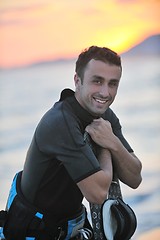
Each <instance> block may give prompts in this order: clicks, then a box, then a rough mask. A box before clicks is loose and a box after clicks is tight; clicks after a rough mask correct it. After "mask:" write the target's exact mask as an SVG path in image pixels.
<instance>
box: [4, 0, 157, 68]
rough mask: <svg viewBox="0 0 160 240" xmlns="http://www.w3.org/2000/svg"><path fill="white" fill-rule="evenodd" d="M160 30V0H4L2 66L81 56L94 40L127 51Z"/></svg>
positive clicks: (98, 43) (95, 43)
mask: <svg viewBox="0 0 160 240" xmlns="http://www.w3.org/2000/svg"><path fill="white" fill-rule="evenodd" d="M159 33H160V1H159V0H58V1H57V0H12V1H11V0H1V1H0V67H3V68H6V67H15V66H21V65H25V64H30V63H33V62H35V61H39V60H48V59H56V58H69V57H75V56H77V55H78V54H79V52H81V50H83V49H84V48H86V47H88V46H90V45H98V46H106V47H110V48H112V49H113V50H115V51H117V52H119V53H121V52H123V51H125V50H127V49H128V48H130V47H132V46H134V45H135V44H137V43H139V42H141V41H142V40H143V39H145V38H146V37H148V36H150V35H153V34H159Z"/></svg>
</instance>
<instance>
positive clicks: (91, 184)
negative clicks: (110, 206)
mask: <svg viewBox="0 0 160 240" xmlns="http://www.w3.org/2000/svg"><path fill="white" fill-rule="evenodd" d="M98 160H99V163H100V167H101V169H102V170H101V171H98V172H96V173H94V174H92V175H91V176H89V177H87V178H85V179H83V180H82V181H80V182H79V183H78V187H79V188H80V190H81V192H82V194H83V196H84V197H85V198H86V199H87V200H88V201H89V202H92V203H96V204H102V203H103V202H104V200H105V199H106V198H107V194H108V190H109V187H110V184H111V181H112V160H111V154H110V152H109V151H108V150H107V149H102V150H101V152H100V154H99V157H98Z"/></svg>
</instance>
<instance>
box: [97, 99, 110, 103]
mask: <svg viewBox="0 0 160 240" xmlns="http://www.w3.org/2000/svg"><path fill="white" fill-rule="evenodd" d="M94 100H95V101H96V102H98V103H100V104H105V103H107V102H108V101H109V99H106V100H104V99H100V98H94Z"/></svg>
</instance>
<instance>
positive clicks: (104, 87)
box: [99, 84, 109, 98]
mask: <svg viewBox="0 0 160 240" xmlns="http://www.w3.org/2000/svg"><path fill="white" fill-rule="evenodd" d="M99 93H100V95H101V96H103V97H104V98H105V97H108V96H109V87H108V84H103V85H102V86H101V88H100V92H99Z"/></svg>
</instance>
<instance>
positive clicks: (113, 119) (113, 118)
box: [104, 108, 120, 125]
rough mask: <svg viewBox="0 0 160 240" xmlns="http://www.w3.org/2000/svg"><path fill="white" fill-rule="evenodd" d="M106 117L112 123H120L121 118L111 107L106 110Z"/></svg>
mask: <svg viewBox="0 0 160 240" xmlns="http://www.w3.org/2000/svg"><path fill="white" fill-rule="evenodd" d="M104 119H105V120H108V121H109V122H110V123H111V125H115V124H120V123H119V118H118V117H117V115H116V114H115V113H114V112H113V110H112V109H111V108H108V109H107V110H106V112H105V113H104Z"/></svg>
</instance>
